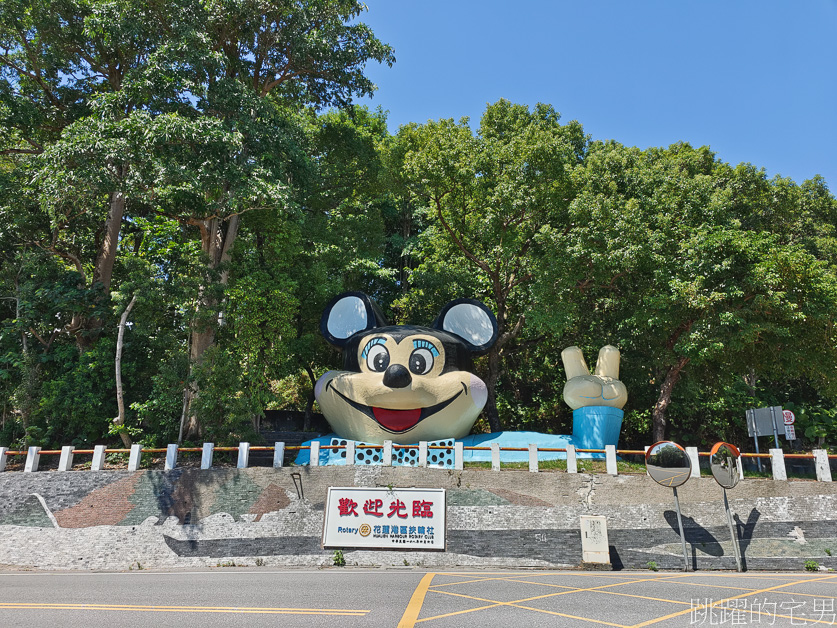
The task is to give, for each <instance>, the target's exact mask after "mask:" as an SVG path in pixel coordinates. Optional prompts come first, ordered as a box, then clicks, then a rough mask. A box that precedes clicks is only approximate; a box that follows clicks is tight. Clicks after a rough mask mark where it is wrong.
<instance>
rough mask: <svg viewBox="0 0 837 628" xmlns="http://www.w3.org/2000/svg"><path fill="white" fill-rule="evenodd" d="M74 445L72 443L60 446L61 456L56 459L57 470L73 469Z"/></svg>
mask: <svg viewBox="0 0 837 628" xmlns="http://www.w3.org/2000/svg"><path fill="white" fill-rule="evenodd" d="M74 449H75V447H73V446H72V445H64V446H63V447H62V448H61V458H60V459H59V460H58V470H59V471H72V470H73V450H74Z"/></svg>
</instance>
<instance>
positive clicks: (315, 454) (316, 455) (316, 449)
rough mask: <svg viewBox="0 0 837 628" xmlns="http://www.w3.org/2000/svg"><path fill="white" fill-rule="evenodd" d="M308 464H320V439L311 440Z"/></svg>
mask: <svg viewBox="0 0 837 628" xmlns="http://www.w3.org/2000/svg"><path fill="white" fill-rule="evenodd" d="M308 466H309V467H319V466H320V441H318V440H312V441H311V455H310V456H309V457H308Z"/></svg>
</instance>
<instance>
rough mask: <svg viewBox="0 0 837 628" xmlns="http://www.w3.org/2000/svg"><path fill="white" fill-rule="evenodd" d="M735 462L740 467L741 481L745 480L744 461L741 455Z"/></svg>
mask: <svg viewBox="0 0 837 628" xmlns="http://www.w3.org/2000/svg"><path fill="white" fill-rule="evenodd" d="M735 464H736V466H737V467H738V477H739V478H741V480H740V481H742V482H743V481H744V461H743V459H742V458H741V456H738V458H736V459H735Z"/></svg>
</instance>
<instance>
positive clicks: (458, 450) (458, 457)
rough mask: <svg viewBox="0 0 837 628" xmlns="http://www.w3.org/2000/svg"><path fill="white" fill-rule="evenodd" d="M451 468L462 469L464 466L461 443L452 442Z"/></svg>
mask: <svg viewBox="0 0 837 628" xmlns="http://www.w3.org/2000/svg"><path fill="white" fill-rule="evenodd" d="M453 468H454V469H456V470H457V471H462V469H464V468H465V445H464V444H463V443H454V444H453Z"/></svg>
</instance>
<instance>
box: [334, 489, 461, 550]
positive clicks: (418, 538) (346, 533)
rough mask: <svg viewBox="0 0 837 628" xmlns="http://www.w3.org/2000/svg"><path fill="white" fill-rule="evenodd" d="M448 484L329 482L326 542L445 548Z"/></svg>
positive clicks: (339, 544) (352, 545) (368, 545)
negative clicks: (383, 485)
mask: <svg viewBox="0 0 837 628" xmlns="http://www.w3.org/2000/svg"><path fill="white" fill-rule="evenodd" d="M445 506H446V504H445V490H444V489H441V488H435V489H434V488H395V489H389V488H362V487H335V486H332V487H329V489H328V497H327V498H326V506H325V517H324V523H323V547H340V548H343V547H371V548H380V549H433V550H444V549H445Z"/></svg>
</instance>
